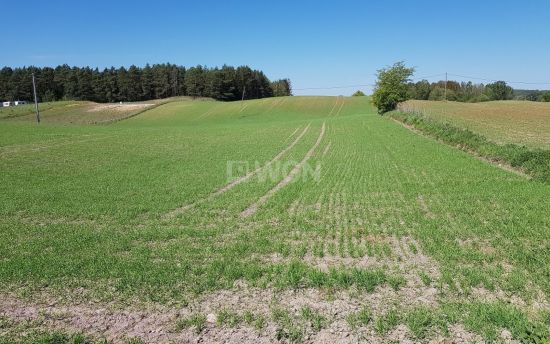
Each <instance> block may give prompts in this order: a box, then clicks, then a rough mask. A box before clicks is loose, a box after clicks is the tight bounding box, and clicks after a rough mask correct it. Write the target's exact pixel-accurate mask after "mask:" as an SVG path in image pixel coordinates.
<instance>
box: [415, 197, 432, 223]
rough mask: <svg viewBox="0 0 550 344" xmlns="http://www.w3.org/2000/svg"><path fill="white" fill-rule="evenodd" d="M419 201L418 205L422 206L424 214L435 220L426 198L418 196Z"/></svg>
mask: <svg viewBox="0 0 550 344" xmlns="http://www.w3.org/2000/svg"><path fill="white" fill-rule="evenodd" d="M417 201H418V205H419V206H420V209H422V212H424V214H425V215H426V217H427V218H429V219H435V214H434V213H432V212H431V211H430V208H428V205H427V204H426V201H425V200H424V196H423V195H418V198H417Z"/></svg>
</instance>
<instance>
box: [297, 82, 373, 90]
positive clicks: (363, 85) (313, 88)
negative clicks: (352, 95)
mask: <svg viewBox="0 0 550 344" xmlns="http://www.w3.org/2000/svg"><path fill="white" fill-rule="evenodd" d="M368 86H376V85H374V84H362V85H347V86H329V87H305V88H293V89H292V90H293V91H305V90H332V89H337V88H352V87H368Z"/></svg>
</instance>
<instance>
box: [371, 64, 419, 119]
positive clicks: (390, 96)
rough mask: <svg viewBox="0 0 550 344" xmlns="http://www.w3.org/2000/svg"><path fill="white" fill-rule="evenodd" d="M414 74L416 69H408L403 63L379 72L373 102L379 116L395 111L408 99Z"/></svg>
mask: <svg viewBox="0 0 550 344" xmlns="http://www.w3.org/2000/svg"><path fill="white" fill-rule="evenodd" d="M413 73H414V68H407V67H406V66H405V64H404V63H403V62H397V63H395V64H394V65H393V66H391V67H388V68H384V69H380V70H378V73H377V77H378V81H376V86H375V88H374V92H373V94H372V102H373V104H374V106H376V107H377V108H378V113H379V114H383V113H386V112H388V111H392V110H395V108H396V107H397V104H398V103H400V102H403V101H405V100H407V99H408V92H407V91H408V89H409V86H408V82H409V81H410V79H409V78H410V77H411V76H412V75H413Z"/></svg>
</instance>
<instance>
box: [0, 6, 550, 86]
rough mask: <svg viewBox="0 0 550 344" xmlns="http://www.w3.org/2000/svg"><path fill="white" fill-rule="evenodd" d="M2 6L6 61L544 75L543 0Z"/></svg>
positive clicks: (358, 78)
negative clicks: (398, 65)
mask: <svg viewBox="0 0 550 344" xmlns="http://www.w3.org/2000/svg"><path fill="white" fill-rule="evenodd" d="M10 12H11V14H10ZM2 13H3V15H2V20H1V21H0V29H1V31H0V32H2V33H3V35H2V38H3V39H2V48H1V50H0V65H7V66H12V67H16V66H23V65H36V66H55V65H58V64H63V63H68V64H70V65H77V66H84V65H90V66H93V67H95V66H97V67H100V68H103V67H106V66H112V65H113V66H121V65H124V66H129V65H131V64H135V65H144V64H145V63H148V62H149V63H160V62H171V63H176V64H180V65H184V66H193V65H197V64H203V65H207V66H219V65H223V64H224V63H225V64H230V65H241V64H248V65H250V66H251V67H253V68H257V69H261V70H263V71H264V72H265V73H266V74H267V76H268V77H269V78H271V79H277V78H283V77H288V78H290V79H291V81H292V83H293V86H294V88H295V89H301V88H311V87H333V86H344V85H359V84H361V85H362V84H372V83H373V82H374V79H375V77H374V74H375V72H376V70H377V69H379V68H380V67H384V66H386V65H389V64H392V63H393V62H395V61H399V60H404V61H405V62H406V63H407V64H408V65H411V66H415V67H416V68H417V73H416V75H417V76H424V75H433V74H440V73H444V72H446V71H447V72H449V73H454V74H460V75H466V76H476V77H485V78H490V79H502V80H511V81H526V82H541V83H542V82H546V83H550V68H549V67H550V64H549V61H550V44H549V43H548V39H549V38H550V24H549V23H548V15H549V13H550V2H549V1H542V0H532V1H525V2H523V1H506V0H500V1H479V0H478V1H422V0H419V1H391V0H389V1H330V2H329V1H321V0H317V1H298V0H295V1H286V0H285V1H260V0H256V1H231V0H229V1H209V0H203V1H164V0H157V1H140V0H134V1H127V2H125V1H102V0H101V1H82V2H77V1H55V0H50V1H9V0H3V1H2ZM431 79H432V80H433V79H437V78H431ZM455 79H460V78H455ZM513 86H515V87H516V88H550V84H549V85H544V84H539V85H521V84H514V85H513ZM356 88H361V87H356ZM362 89H364V90H365V91H367V92H370V87H368V86H367V87H362ZM354 90H355V88H342V89H324V90H318V89H317V90H301V91H300V90H296V91H295V94H330V95H337V94H344V95H347V94H350V93H352V92H353V91H354Z"/></svg>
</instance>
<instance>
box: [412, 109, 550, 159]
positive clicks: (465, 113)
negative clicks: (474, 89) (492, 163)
mask: <svg viewBox="0 0 550 344" xmlns="http://www.w3.org/2000/svg"><path fill="white" fill-rule="evenodd" d="M404 107H405V108H407V109H409V110H414V111H418V112H422V113H425V114H426V115H429V116H430V117H433V118H434V119H439V120H445V121H450V122H451V123H454V124H455V125H459V126H461V127H465V128H468V129H470V130H472V131H474V132H477V133H479V134H481V135H483V136H485V137H487V138H489V139H490V140H492V141H494V142H497V143H516V144H524V145H527V146H529V147H532V148H545V149H549V148H550V136H549V135H548V133H550V103H540V102H526V101H494V102H484V103H458V102H439V101H421V100H412V101H408V102H406V103H405V104H404Z"/></svg>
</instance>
